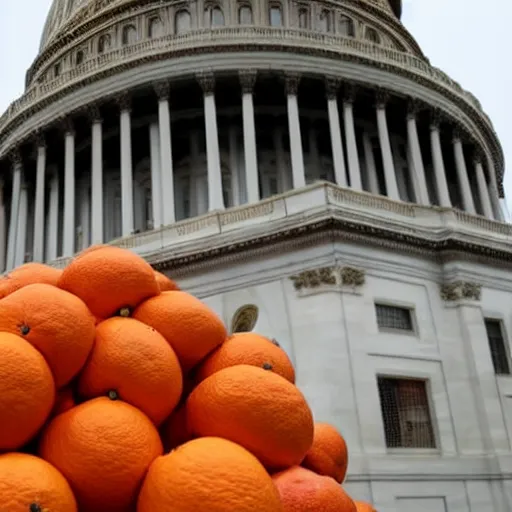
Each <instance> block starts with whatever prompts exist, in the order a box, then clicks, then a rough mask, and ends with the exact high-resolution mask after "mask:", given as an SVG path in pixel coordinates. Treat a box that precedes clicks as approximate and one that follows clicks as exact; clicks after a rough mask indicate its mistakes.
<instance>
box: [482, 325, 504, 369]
mask: <svg viewBox="0 0 512 512" xmlns="http://www.w3.org/2000/svg"><path fill="white" fill-rule="evenodd" d="M485 329H486V331H487V339H488V341H489V349H490V351H491V358H492V364H493V366H494V373H496V375H510V361H509V354H508V350H507V345H506V341H505V339H504V336H503V329H502V325H501V321H500V320H493V319H490V318H486V319H485Z"/></svg>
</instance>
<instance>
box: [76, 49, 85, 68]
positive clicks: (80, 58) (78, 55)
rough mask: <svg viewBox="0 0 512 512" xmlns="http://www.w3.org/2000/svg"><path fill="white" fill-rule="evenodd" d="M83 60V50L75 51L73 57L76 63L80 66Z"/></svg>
mask: <svg viewBox="0 0 512 512" xmlns="http://www.w3.org/2000/svg"><path fill="white" fill-rule="evenodd" d="M83 61H84V52H83V50H78V51H77V52H76V57H75V62H76V65H77V66H80V64H82V62H83Z"/></svg>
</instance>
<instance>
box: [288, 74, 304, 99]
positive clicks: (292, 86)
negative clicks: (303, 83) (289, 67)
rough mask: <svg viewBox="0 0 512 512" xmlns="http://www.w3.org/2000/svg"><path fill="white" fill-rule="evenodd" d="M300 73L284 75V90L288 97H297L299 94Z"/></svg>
mask: <svg viewBox="0 0 512 512" xmlns="http://www.w3.org/2000/svg"><path fill="white" fill-rule="evenodd" d="M300 79H301V76H300V73H285V75H284V88H285V92H286V95H287V96H288V95H294V96H296V95H297V94H298V92H299V85H300Z"/></svg>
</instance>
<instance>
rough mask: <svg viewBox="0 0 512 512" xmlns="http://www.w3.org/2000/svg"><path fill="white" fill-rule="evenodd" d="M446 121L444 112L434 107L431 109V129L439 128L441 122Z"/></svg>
mask: <svg viewBox="0 0 512 512" xmlns="http://www.w3.org/2000/svg"><path fill="white" fill-rule="evenodd" d="M444 121H445V118H444V114H443V113H442V112H441V111H440V110H439V109H438V108H434V109H432V110H431V111H430V129H431V130H432V129H436V130H439V128H440V127H441V123H443V122H444Z"/></svg>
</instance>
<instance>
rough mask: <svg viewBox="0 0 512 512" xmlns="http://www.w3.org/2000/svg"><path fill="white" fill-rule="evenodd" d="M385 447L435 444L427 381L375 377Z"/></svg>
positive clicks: (414, 446)
mask: <svg viewBox="0 0 512 512" xmlns="http://www.w3.org/2000/svg"><path fill="white" fill-rule="evenodd" d="M377 382H378V387H379V397H380V407H381V411H382V419H383V422H384V433H385V437H386V446H387V447H388V448H422V449H433V448H435V447H436V442H435V437H434V429H433V426H432V417H431V414H430V407H429V403H428V396H427V389H426V382H425V381H422V380H412V379H398V378H388V377H378V378H377Z"/></svg>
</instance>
